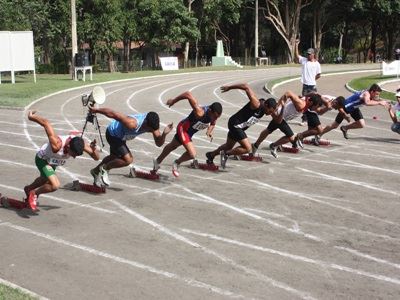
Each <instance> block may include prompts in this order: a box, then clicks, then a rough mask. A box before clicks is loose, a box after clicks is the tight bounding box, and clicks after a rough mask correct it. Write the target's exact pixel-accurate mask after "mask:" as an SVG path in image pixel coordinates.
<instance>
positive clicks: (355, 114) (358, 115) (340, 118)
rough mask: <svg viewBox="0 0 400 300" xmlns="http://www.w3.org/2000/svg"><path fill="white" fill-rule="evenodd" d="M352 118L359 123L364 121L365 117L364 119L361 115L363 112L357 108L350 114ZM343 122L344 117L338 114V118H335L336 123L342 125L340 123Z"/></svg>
mask: <svg viewBox="0 0 400 300" xmlns="http://www.w3.org/2000/svg"><path fill="white" fill-rule="evenodd" d="M346 113H348V112H347V111H346ZM350 116H351V117H352V118H353V119H354V121H358V120H361V119H364V117H363V115H362V113H361V110H360V109H359V108H358V107H357V108H355V109H354V110H353V111H352V112H351V113H350ZM343 120H344V116H343V115H342V114H341V113H338V114H337V116H336V118H335V122H336V123H338V124H340V123H342V122H343Z"/></svg>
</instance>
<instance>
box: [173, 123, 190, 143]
mask: <svg viewBox="0 0 400 300" xmlns="http://www.w3.org/2000/svg"><path fill="white" fill-rule="evenodd" d="M188 125H189V126H190V123H189V122H179V124H178V126H177V127H176V134H175V136H174V138H175V140H177V141H178V142H179V143H180V144H181V145H186V144H188V143H190V142H191V141H192V136H191V135H190V134H189V133H188V132H187V129H188Z"/></svg>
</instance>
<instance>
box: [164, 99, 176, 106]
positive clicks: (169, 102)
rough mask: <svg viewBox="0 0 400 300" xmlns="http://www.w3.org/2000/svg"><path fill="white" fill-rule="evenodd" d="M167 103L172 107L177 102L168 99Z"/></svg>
mask: <svg viewBox="0 0 400 300" xmlns="http://www.w3.org/2000/svg"><path fill="white" fill-rule="evenodd" d="M166 104H167V105H168V107H171V106H172V105H174V104H175V102H174V99H172V98H171V99H168V100H167V102H166Z"/></svg>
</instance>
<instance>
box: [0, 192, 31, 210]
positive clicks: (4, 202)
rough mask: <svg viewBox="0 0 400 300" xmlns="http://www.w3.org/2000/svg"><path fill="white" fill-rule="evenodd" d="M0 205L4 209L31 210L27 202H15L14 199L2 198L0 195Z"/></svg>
mask: <svg viewBox="0 0 400 300" xmlns="http://www.w3.org/2000/svg"><path fill="white" fill-rule="evenodd" d="M0 204H1V206H3V207H4V208H10V207H12V208H15V209H24V208H29V206H28V203H26V202H25V201H20V200H15V199H12V198H8V197H6V196H1V194H0Z"/></svg>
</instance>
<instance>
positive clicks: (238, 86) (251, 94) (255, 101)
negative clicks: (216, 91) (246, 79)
mask: <svg viewBox="0 0 400 300" xmlns="http://www.w3.org/2000/svg"><path fill="white" fill-rule="evenodd" d="M235 89H237V90H243V91H245V92H246V95H247V97H248V98H249V100H250V106H251V108H252V109H257V108H259V107H260V101H259V100H258V98H257V96H256V94H255V93H254V92H253V90H252V89H251V88H250V86H249V85H248V84H247V83H239V84H232V85H224V86H221V91H222V93H225V92H227V91H230V90H235Z"/></svg>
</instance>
